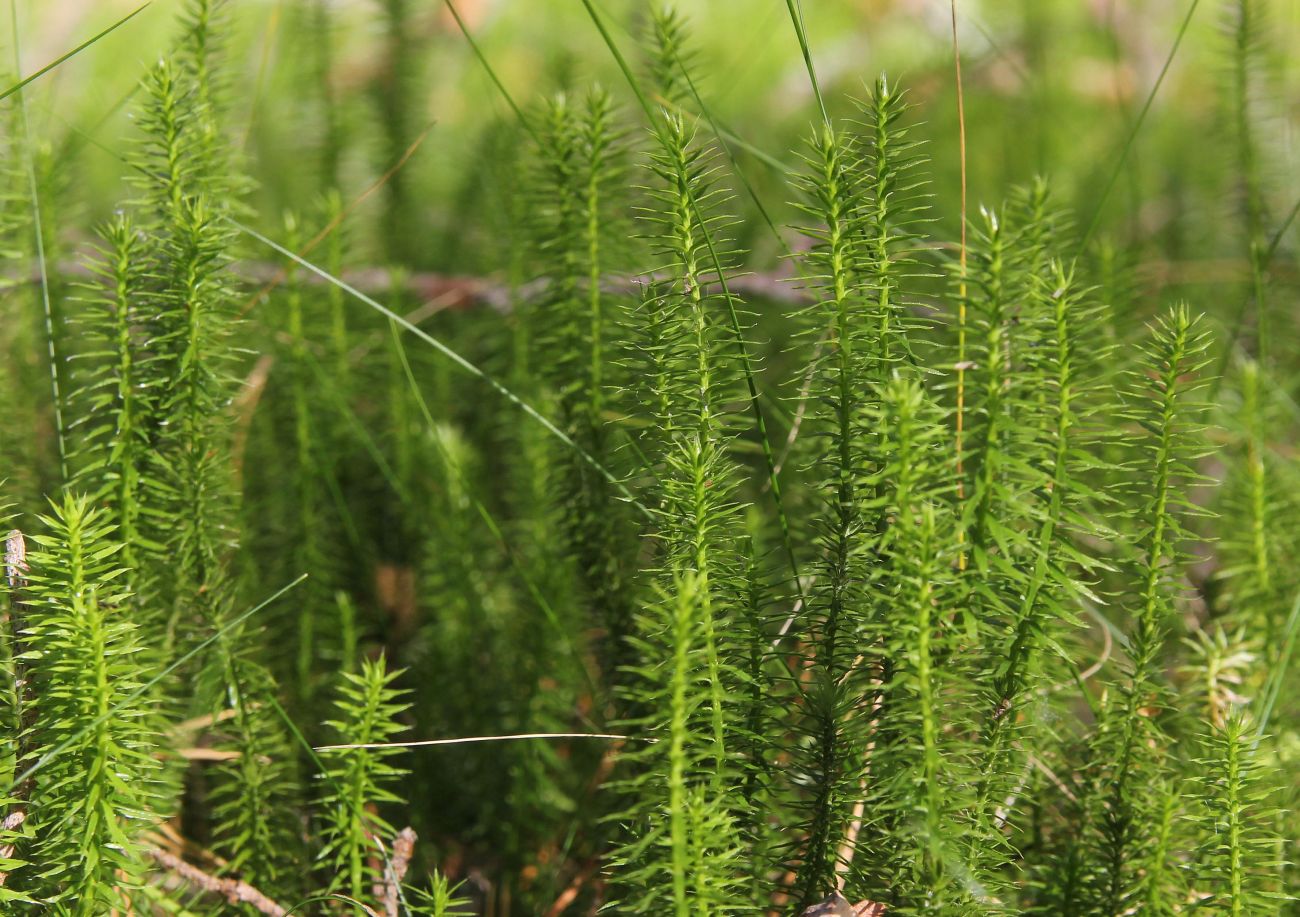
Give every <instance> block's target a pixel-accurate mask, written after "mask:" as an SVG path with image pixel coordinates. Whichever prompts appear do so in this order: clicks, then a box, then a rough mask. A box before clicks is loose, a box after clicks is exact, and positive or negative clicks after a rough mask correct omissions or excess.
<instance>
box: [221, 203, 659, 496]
mask: <svg viewBox="0 0 1300 917" xmlns="http://www.w3.org/2000/svg"><path fill="white" fill-rule="evenodd" d="M227 219H230V218H229V217H228V218H227ZM230 223H231V225H232V226H234V227H235V228H236V229H238V230H239V231H240V232H242V233H243V234H244V235H246V236H249V237H250V238H252V239H256V240H257V241H258V242H261V243H262V244H263V245H265V246H267V247H268V248H271V249H273V250H274V251H276V252H278V253H279V254H281V255H283V256H284V257H285V258H289V259H290V260H292V261H294V262H296V263H297V264H298V265H299V266H300V267H304V268H306V269H307V270H309V271H311V272H312V273H313V274H315V275H316V276H317V277H319V278H321V279H322V280H324V281H325V282H327V283H331V284H333V285H334V286H336V287H338V288H339V289H340V290H342V291H343V292H344V293H347V294H348V295H349V296H352V297H353V298H354V299H359V300H361V302H363V303H365V304H366V305H367V306H369V307H370V308H372V309H374V310H375V311H376V312H378V313H379V314H381V315H383V316H385V317H386V318H388V319H390V320H391V321H393V322H395V323H396V324H398V325H400V326H401V327H403V328H405V329H406V330H407V331H409V332H411V333H412V334H414V335H415V336H416V337H418V338H419V339H420V340H422V341H424V342H425V343H426V344H428V345H429V346H431V347H433V348H434V349H435V350H437V351H438V352H439V353H441V354H442V355H443V356H445V357H446V358H447V359H449V360H451V361H452V362H453V363H455V364H456V365H457V366H459V367H460V368H461V369H463V370H465V372H467V373H469V374H470V375H471V376H474V377H475V378H477V379H480V380H482V381H483V382H485V383H486V384H487V385H488V386H489V387H490V388H492V389H493V391H495V392H496V393H497V394H498V395H500V396H501V397H503V398H505V399H506V400H507V401H509V402H510V403H511V404H513V405H515V407H517V408H519V409H520V410H521V411H523V412H524V413H525V414H527V415H528V416H529V417H531V418H532V419H533V420H535V421H537V422H538V423H539V424H541V425H542V426H543V427H545V428H546V431H547V432H548V433H550V434H551V435H552V436H554V437H555V438H556V439H558V440H559V441H560V442H562V443H564V445H566V446H568V447H569V448H570V449H572V450H573V451H574V452H576V453H577V454H578V456H579V457H580V458H581V459H582V460H583V461H584V462H586V463H587V464H588V465H590V466H591V467H592V468H593V469H594V470H595V471H596V472H597V473H598V474H599V475H600V476H601V477H603V478H604V479H605V480H606V481H608V482H609V483H610V485H611V486H612V487H614V488H615V489H616V490H617V491H618V492H619V493H620V494H622V496H623V498H624V499H625V500H627V501H628V502H629V503H631V504H632V505H633V506H635V507H636V508H637V509H639V510H641V512H642V513H644V514H645V515H646V516H647V517H648V518H653V513H651V512H650V510H649V509H648V508H647V507H646V506H645V504H643V503H642V502H641V501H639V500H638V499H637V498H636V497H635V496H634V495H633V494H632V492H631V491H630V490H628V488H627V485H625V484H624V483H623V482H622V481H620V480H619V479H618V477H616V476H615V475H614V473H613V472H611V471H610V470H609V469H607V468H606V467H605V466H604V465H602V464H601V463H600V462H598V461H596V459H595V458H593V457H592V456H591V454H590V453H588V452H587V451H586V450H585V449H583V448H582V447H581V446H579V445H578V444H577V443H576V442H574V441H573V440H572V439H571V438H570V437H569V436H568V435H567V434H566V433H565V432H564V431H563V430H561V429H560V428H559V427H557V426H556V425H555V424H554V423H552V422H551V421H550V420H549V419H547V417H546V416H545V415H544V414H542V413H541V412H540V411H538V410H537V409H536V408H535V407H533V406H532V405H531V404H529V403H528V402H526V401H524V400H523V399H522V398H520V397H519V396H518V395H516V394H515V393H514V392H512V391H510V389H508V388H506V387H505V386H504V385H502V384H501V383H500V382H498V381H497V380H496V379H494V378H493V377H492V376H490V375H488V374H487V373H485V372H484V371H483V370H481V369H479V367H477V366H476V365H474V364H473V363H471V362H470V361H469V360H467V359H465V358H464V357H462V356H461V355H460V354H458V353H457V352H456V351H454V350H452V349H451V348H450V347H448V346H447V345H446V344H444V343H443V342H442V341H440V340H438V339H437V338H436V337H434V336H433V335H431V334H429V332H427V331H425V330H424V329H423V328H421V327H419V326H418V325H416V324H414V323H412V322H411V321H409V320H407V319H406V318H404V317H403V316H401V315H398V314H397V313H396V312H394V311H393V310H392V309H390V308H388V307H387V306H385V305H383V304H382V303H380V302H378V301H377V300H375V299H373V298H371V297H369V296H367V295H366V294H365V293H362V292H361V291H360V290H358V289H357V288H356V287H354V286H352V285H351V284H349V283H348V282H347V281H345V280H342V279H341V278H338V277H335V276H334V275H333V274H331V273H330V272H329V271H327V270H325V269H324V268H321V267H317V266H316V265H314V264H312V263H311V262H310V261H308V260H307V259H305V258H302V257H300V256H298V255H296V254H294V253H293V252H291V251H289V249H287V248H285V247H284V246H283V245H280V244H279V243H278V242H274V241H272V240H271V239H268V238H267V237H266V236H264V235H262V234H261V233H260V232H258V231H257V230H256V229H253V228H252V227H250V226H245V225H244V224H243V223H241V222H239V221H238V220H235V219H230Z"/></svg>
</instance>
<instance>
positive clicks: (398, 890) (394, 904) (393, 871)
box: [375, 828, 416, 917]
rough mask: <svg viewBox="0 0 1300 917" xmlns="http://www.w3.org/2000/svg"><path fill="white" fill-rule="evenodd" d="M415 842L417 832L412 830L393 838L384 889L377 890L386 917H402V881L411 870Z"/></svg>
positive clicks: (406, 830) (376, 895) (386, 867)
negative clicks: (399, 906)
mask: <svg viewBox="0 0 1300 917" xmlns="http://www.w3.org/2000/svg"><path fill="white" fill-rule="evenodd" d="M415 840H416V837H415V831H414V830H412V829H411V828H403V829H402V830H401V831H399V832H397V837H395V838H393V855H392V856H391V857H390V858H389V860H388V865H387V866H385V867H384V885H383V888H382V889H380V888H376V889H375V897H376V898H379V899H381V900H382V901H383V902H384V914H385V915H386V917H401V912H400V911H399V910H398V905H399V904H400V903H401V900H402V881H403V880H404V879H405V878H406V871H407V870H408V869H410V868H411V856H412V854H414V853H415Z"/></svg>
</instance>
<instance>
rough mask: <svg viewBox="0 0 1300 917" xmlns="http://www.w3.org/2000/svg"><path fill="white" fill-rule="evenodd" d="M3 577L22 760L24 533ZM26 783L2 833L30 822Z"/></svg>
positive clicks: (1, 878)
mask: <svg viewBox="0 0 1300 917" xmlns="http://www.w3.org/2000/svg"><path fill="white" fill-rule="evenodd" d="M4 568H5V569H4V577H5V585H6V586H7V587H8V591H9V602H8V605H9V610H8V611H7V612H6V614H5V615H4V616H3V619H0V627H6V626H7V627H8V628H9V631H10V633H9V647H10V652H9V659H8V662H9V664H10V666H11V667H12V672H13V705H14V716H15V717H16V720H17V721H16V724H15V725H17V727H18V729H17V735H18V760H20V761H21V760H23V759H24V758H25V757H26V755H27V752H28V750H29V749H28V748H27V747H26V745H27V741H26V739H25V737H26V736H27V735H28V734H29V729H28V727H29V726H30V725H31V722H30V718H31V703H30V693H31V674H30V673H29V672H28V671H27V667H26V666H25V665H24V664H23V662H22V658H23V653H22V645H21V637H20V635H21V634H22V629H23V628H22V619H21V617H20V613H21V611H22V608H23V603H22V599H21V598H20V596H19V592H20V591H21V590H22V588H23V587H24V586H25V585H26V584H27V580H26V573H27V541H26V540H25V539H24V538H23V533H22V532H20V531H18V529H13V530H12V531H10V532H9V534H8V535H6V536H5V544H4ZM28 789H29V787H28V785H27V783H23V784H21V785H19V786H16V787H14V789H13V791H12V797H13V800H14V802H13V807H12V808H11V809H10V810H9V812H8V814H6V815H5V818H4V822H3V824H0V831H5V832H10V831H16V830H17V829H18V828H19V827H21V826H22V824H23V822H25V821H26V820H27V806H26V798H27V793H28ZM13 855H14V845H13V844H5V845H4V846H3V847H0V859H11V858H12V857H13ZM8 879H9V874H8V873H7V872H0V886H2V885H4V884H5V882H6V881H8Z"/></svg>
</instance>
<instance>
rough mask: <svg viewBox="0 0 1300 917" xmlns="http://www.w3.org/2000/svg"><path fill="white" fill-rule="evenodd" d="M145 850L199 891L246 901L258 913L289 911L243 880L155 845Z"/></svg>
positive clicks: (282, 916) (273, 916)
mask: <svg viewBox="0 0 1300 917" xmlns="http://www.w3.org/2000/svg"><path fill="white" fill-rule="evenodd" d="M145 852H146V853H147V854H148V855H149V857H150V858H151V859H152V860H153V861H154V862H155V863H157V864H158V865H159V866H161V867H162V868H163V869H166V870H167V871H168V872H171V873H173V874H175V875H176V876H177V877H179V878H180V879H183V880H184V881H185V882H187V883H189V884H190V885H193V886H194V887H195V888H197V889H199V890H201V891H205V892H208V893H209V894H212V895H220V896H221V897H223V898H225V899H226V901H227V902H229V903H230V904H247V905H249V906H250V907H252V908H254V909H255V910H256V911H257V912H258V913H259V914H267V915H270V917H287V915H288V913H289V911H288V910H287V909H286V908H283V907H281V906H280V905H278V904H276V903H275V902H274V901H272V900H271V899H270V898H268V897H266V895H264V894H262V893H261V892H260V891H258V890H257V889H255V888H253V886H251V885H249V884H248V883H247V882H243V881H241V880H239V879H228V878H219V877H217V876H213V875H209V874H208V873H206V872H204V871H203V870H201V869H199V868H198V867H197V866H193V865H191V864H189V863H187V862H185V861H184V860H182V859H181V858H180V857H178V856H176V855H175V854H173V853H168V852H167V851H166V850H162V849H160V848H158V847H146V848H145Z"/></svg>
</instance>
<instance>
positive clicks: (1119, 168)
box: [1079, 0, 1201, 252]
mask: <svg viewBox="0 0 1300 917" xmlns="http://www.w3.org/2000/svg"><path fill="white" fill-rule="evenodd" d="M1200 5H1201V0H1192V4H1191V6H1189V7H1188V8H1187V15H1186V16H1184V17H1183V22H1182V25H1181V26H1179V28H1178V34H1177V35H1176V36H1175V37H1174V44H1173V47H1171V48H1170V49H1169V56H1168V57H1166V58H1165V63H1164V66H1162V67H1161V68H1160V75H1159V76H1157V77H1156V81H1155V85H1153V86H1152V87H1151V91H1150V92H1149V93H1147V98H1146V101H1145V102H1144V103H1143V104H1142V111H1140V112H1139V113H1138V116H1137V120H1136V121H1134V122H1133V129H1132V130H1131V131H1129V134H1128V139H1127V140H1125V141H1124V147H1123V149H1121V150H1120V153H1119V157H1118V158H1117V159H1116V160H1115V168H1113V169H1112V170H1111V172H1110V178H1108V179H1107V180H1106V185H1105V187H1104V188H1103V189H1102V192H1101V196H1100V197H1099V198H1097V207H1096V209H1095V210H1094V211H1093V214H1092V220H1091V221H1090V222H1089V223H1088V228H1087V230H1086V231H1085V232H1084V234H1083V237H1082V238H1081V239H1080V240H1079V251H1080V252H1082V251H1083V250H1084V249H1085V248H1087V247H1088V242H1089V241H1091V239H1092V235H1093V233H1095V232H1096V231H1097V226H1098V225H1100V223H1101V215H1102V212H1103V211H1104V210H1105V209H1106V199H1107V198H1109V197H1110V193H1111V192H1112V191H1114V190H1115V183H1116V182H1118V181H1119V176H1120V173H1121V172H1123V171H1124V165H1125V163H1127V162H1128V156H1129V153H1130V152H1131V151H1132V150H1133V142H1134V141H1135V140H1137V135H1138V132H1139V131H1141V130H1142V125H1143V123H1145V122H1146V118H1147V114H1148V113H1149V112H1150V111H1151V103H1152V102H1154V101H1155V99H1156V93H1158V92H1159V91H1160V87H1161V85H1163V84H1164V81H1165V76H1166V75H1167V74H1168V73H1169V67H1170V65H1171V64H1173V62H1174V57H1175V56H1176V55H1177V54H1178V48H1179V46H1181V45H1182V43H1183V36H1184V35H1186V34H1187V27H1188V26H1190V25H1191V24H1192V17H1193V16H1195V15H1196V8H1197V7H1199V6H1200Z"/></svg>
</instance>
